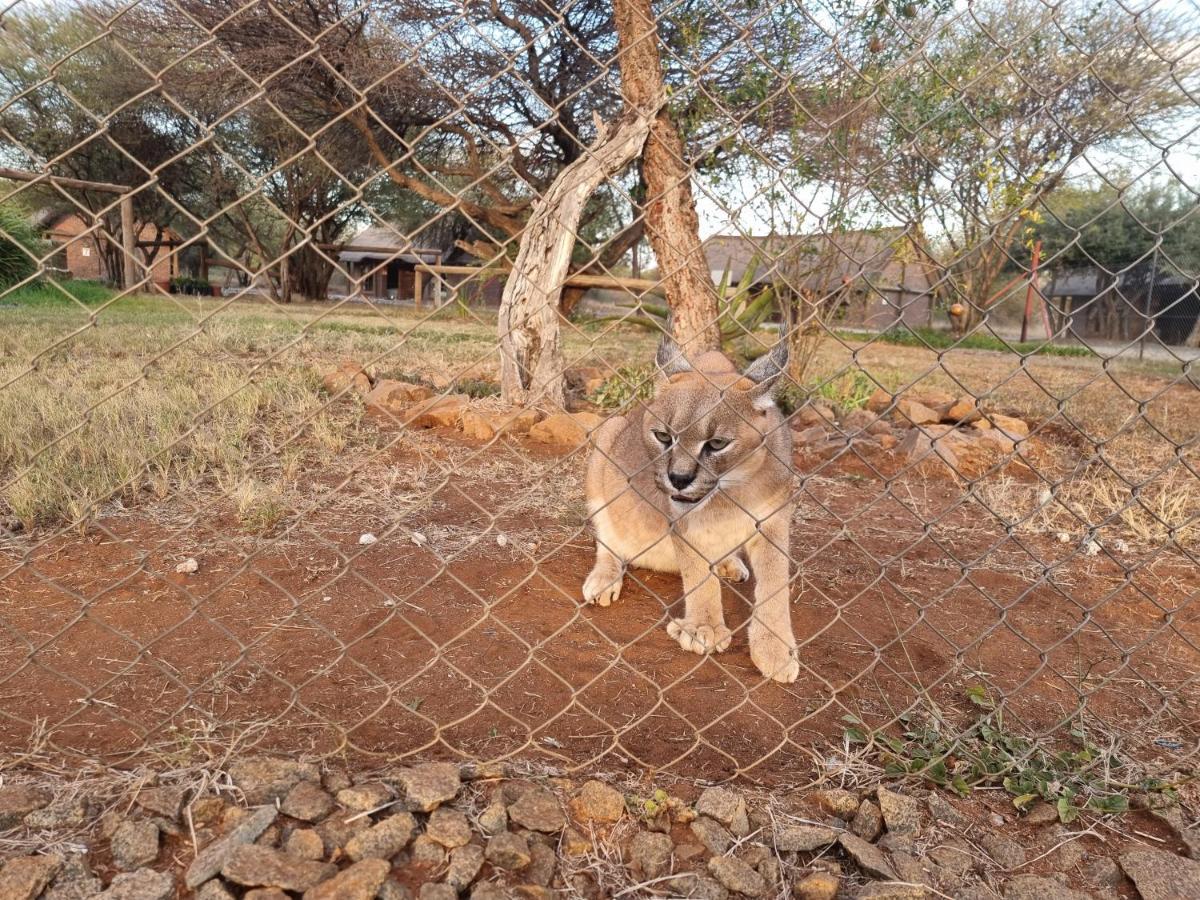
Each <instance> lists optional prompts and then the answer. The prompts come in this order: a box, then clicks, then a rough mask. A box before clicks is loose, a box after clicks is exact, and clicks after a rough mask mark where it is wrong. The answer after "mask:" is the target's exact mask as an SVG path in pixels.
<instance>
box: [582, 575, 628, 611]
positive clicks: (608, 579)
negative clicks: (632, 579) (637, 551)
mask: <svg viewBox="0 0 1200 900" xmlns="http://www.w3.org/2000/svg"><path fill="white" fill-rule="evenodd" d="M624 581H625V579H624V578H623V577H622V575H621V573H620V572H614V571H612V570H611V569H592V574H591V575H589V576H588V577H587V580H586V581H584V583H583V602H584V603H595V604H596V605H597V606H608V605H609V604H611V603H612V602H613V601H614V600H616V599H617V598H618V597H620V596H621V586H622V584H624Z"/></svg>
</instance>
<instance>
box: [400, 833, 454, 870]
mask: <svg viewBox="0 0 1200 900" xmlns="http://www.w3.org/2000/svg"><path fill="white" fill-rule="evenodd" d="M408 855H409V857H410V859H411V860H412V863H413V865H416V866H424V867H425V868H427V869H438V868H441V867H442V866H444V865H445V864H446V848H445V847H443V846H442V845H441V844H439V843H438V842H437V841H435V840H433V839H432V838H431V837H429V835H427V834H419V835H417V837H416V839H415V840H414V841H413V842H412V848H411V849H410V850H409V852H408Z"/></svg>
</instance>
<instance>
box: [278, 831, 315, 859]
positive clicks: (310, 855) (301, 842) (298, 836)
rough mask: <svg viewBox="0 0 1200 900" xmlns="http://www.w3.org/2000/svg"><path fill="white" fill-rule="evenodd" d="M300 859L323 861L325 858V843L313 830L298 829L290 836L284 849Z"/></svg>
mask: <svg viewBox="0 0 1200 900" xmlns="http://www.w3.org/2000/svg"><path fill="white" fill-rule="evenodd" d="M283 849H284V850H285V851H286V852H287V853H289V854H291V855H292V856H295V857H298V858H300V859H313V860H317V859H321V858H322V857H324V856H325V842H324V841H323V840H321V836H320V835H319V834H317V833H316V832H315V831H313V830H312V829H311V828H297V829H296V830H295V831H293V832H292V833H291V834H289V835H288V838H287V843H286V844H284V848H283Z"/></svg>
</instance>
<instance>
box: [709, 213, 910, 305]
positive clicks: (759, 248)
mask: <svg viewBox="0 0 1200 900" xmlns="http://www.w3.org/2000/svg"><path fill="white" fill-rule="evenodd" d="M905 241H906V239H905V232H904V229H902V228H877V229H870V230H859V231H844V232H839V233H832V234H826V233H821V234H805V235H779V234H776V235H726V234H722V235H714V236H713V237H710V238H709V239H708V240H706V241H705V242H704V255H705V257H706V258H707V260H708V267H709V269H710V270H711V271H712V276H713V281H717V282H719V281H720V280H721V278H722V277H723V276H724V273H725V271H726V270H728V271H729V280H730V283H731V284H741V283H742V281H743V280H744V279H745V276H746V273H747V270H748V269H750V267H751V263H752V262H754V261H757V267H756V268H755V270H754V273H753V281H754V283H756V284H757V283H762V282H767V281H771V280H774V279H776V278H786V279H787V280H788V281H789V282H791V283H792V284H794V285H797V286H802V287H806V288H809V289H812V290H828V289H830V288H832V287H834V286H836V285H838V284H846V283H850V282H853V281H856V280H858V279H859V278H867V279H868V280H869V281H870V282H871V283H872V284H873V285H874V286H875V287H877V288H884V287H891V288H896V287H899V286H900V280H901V278H903V279H904V282H905V287H906V288H907V289H910V290H925V289H926V288H927V287H928V278H926V276H925V271H924V267H923V266H922V265H921V264H919V263H910V265H908V266H904V265H903V263H904V260H903V259H901V258H899V257H897V254H896V251H897V249H898V248H899V247H900V246H902V245H903V243H905Z"/></svg>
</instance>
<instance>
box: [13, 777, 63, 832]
mask: <svg viewBox="0 0 1200 900" xmlns="http://www.w3.org/2000/svg"><path fill="white" fill-rule="evenodd" d="M51 799H52V798H51V795H50V792H49V791H47V790H45V789H44V788H40V787H35V786H34V785H31V784H10V785H6V786H5V787H0V831H7V830H8V829H10V828H13V827H15V826H17V825H20V824H21V821H22V820H23V819H24V818H25V817H26V816H27V815H29V814H30V813H31V812H33V811H34V810H37V809H41V808H42V807H43V806H46V805H47V804H49V803H50V800H51Z"/></svg>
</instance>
